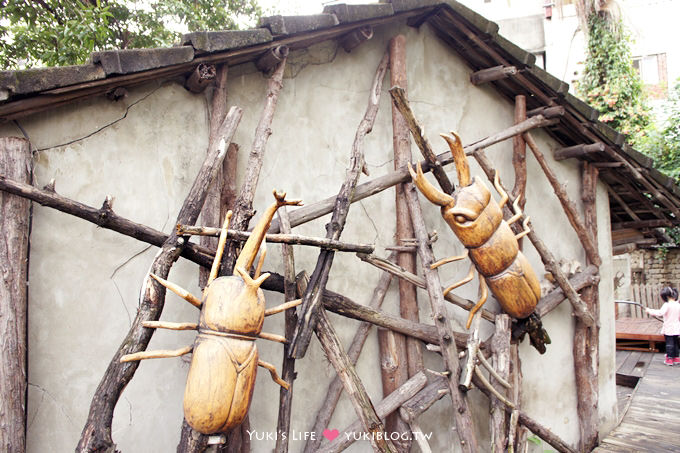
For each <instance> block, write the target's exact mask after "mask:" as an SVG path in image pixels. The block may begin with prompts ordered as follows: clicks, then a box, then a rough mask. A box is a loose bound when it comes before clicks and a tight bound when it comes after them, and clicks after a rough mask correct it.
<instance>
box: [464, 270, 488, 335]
mask: <svg viewBox="0 0 680 453" xmlns="http://www.w3.org/2000/svg"><path fill="white" fill-rule="evenodd" d="M479 289H481V290H482V294H481V295H480V296H479V300H478V301H477V304H475V306H474V307H472V310H470V314H469V315H468V320H467V323H466V324H465V328H466V329H469V328H470V324H471V323H472V318H473V317H474V316H475V313H477V310H479V309H480V308H482V305H484V302H486V298H487V296H488V295H489V291H488V289H487V286H486V280H484V277H482V276H481V275H480V276H479Z"/></svg>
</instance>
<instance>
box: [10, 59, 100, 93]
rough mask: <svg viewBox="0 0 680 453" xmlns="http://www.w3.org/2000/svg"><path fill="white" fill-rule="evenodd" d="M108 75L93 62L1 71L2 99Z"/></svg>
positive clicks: (89, 80)
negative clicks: (92, 63)
mask: <svg viewBox="0 0 680 453" xmlns="http://www.w3.org/2000/svg"><path fill="white" fill-rule="evenodd" d="M105 77H106V73H105V72H104V71H103V70H102V68H101V67H99V66H96V65H91V64H85V65H78V66H56V67H49V68H35V69H25V70H21V71H0V87H2V89H0V99H2V98H4V99H7V98H9V97H10V96H12V95H14V94H27V93H34V92H37V91H44V90H49V89H51V88H57V87H63V86H68V85H74V84H76V83H82V82H91V81H93V80H99V79H103V78H105Z"/></svg>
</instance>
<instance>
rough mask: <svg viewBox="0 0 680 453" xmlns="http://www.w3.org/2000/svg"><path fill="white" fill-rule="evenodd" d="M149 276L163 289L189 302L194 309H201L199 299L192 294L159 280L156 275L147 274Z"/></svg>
mask: <svg viewBox="0 0 680 453" xmlns="http://www.w3.org/2000/svg"><path fill="white" fill-rule="evenodd" d="M149 275H150V276H151V277H152V278H153V279H154V280H156V281H157V282H158V283H160V284H161V285H163V286H165V287H166V288H168V289H169V290H170V291H172V292H173V293H175V294H177V295H178V296H179V297H181V298H182V299H184V300H186V301H187V302H189V303H190V304H191V305H193V306H194V307H198V308H201V299H199V298H198V297H196V296H194V295H193V294H191V293H190V292H189V291H187V290H186V289H184V288H182V287H181V286H179V285H175V284H174V283H170V282H169V281H167V280H165V279H162V278H160V277H159V276H158V275H156V274H149Z"/></svg>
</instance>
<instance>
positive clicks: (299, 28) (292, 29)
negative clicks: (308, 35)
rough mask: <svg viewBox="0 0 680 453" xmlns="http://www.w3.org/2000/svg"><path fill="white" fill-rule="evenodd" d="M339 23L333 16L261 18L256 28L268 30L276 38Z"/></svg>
mask: <svg viewBox="0 0 680 453" xmlns="http://www.w3.org/2000/svg"><path fill="white" fill-rule="evenodd" d="M339 23H340V22H339V21H338V18H337V17H336V16H335V15H334V14H315V15H313V16H270V17H263V18H262V19H260V22H259V24H258V26H259V27H263V28H268V29H269V31H270V32H271V34H272V35H274V36H278V35H294V34H296V33H303V32H307V31H314V30H320V29H323V28H330V27H333V26H335V25H338V24H339Z"/></svg>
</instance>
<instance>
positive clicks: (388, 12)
mask: <svg viewBox="0 0 680 453" xmlns="http://www.w3.org/2000/svg"><path fill="white" fill-rule="evenodd" d="M323 12H324V13H325V14H335V16H336V17H337V18H338V21H339V22H340V23H341V24H344V23H347V22H358V21H360V20H365V19H373V18H375V17H385V16H392V15H394V9H393V8H392V5H391V4H390V3H374V4H371V5H347V4H344V3H340V4H337V5H328V6H326V7H325V8H324V9H323Z"/></svg>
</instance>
